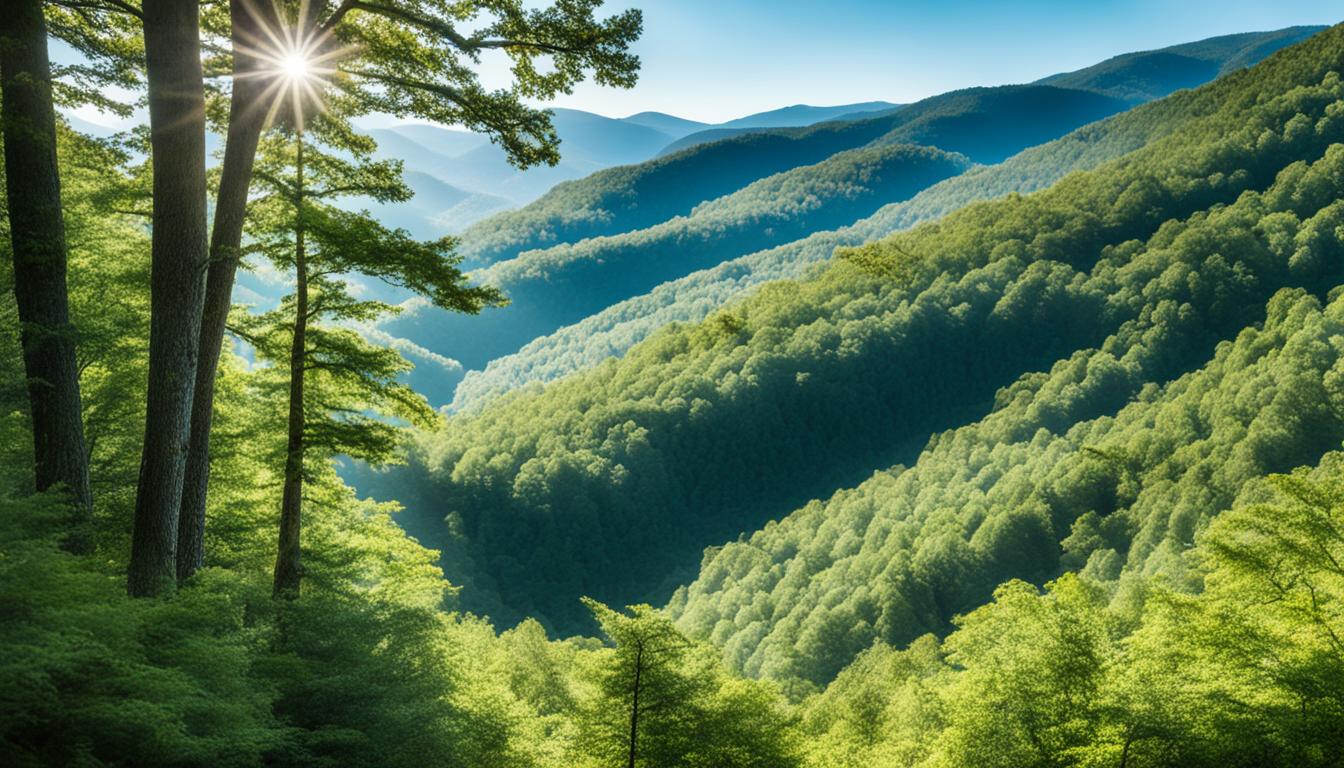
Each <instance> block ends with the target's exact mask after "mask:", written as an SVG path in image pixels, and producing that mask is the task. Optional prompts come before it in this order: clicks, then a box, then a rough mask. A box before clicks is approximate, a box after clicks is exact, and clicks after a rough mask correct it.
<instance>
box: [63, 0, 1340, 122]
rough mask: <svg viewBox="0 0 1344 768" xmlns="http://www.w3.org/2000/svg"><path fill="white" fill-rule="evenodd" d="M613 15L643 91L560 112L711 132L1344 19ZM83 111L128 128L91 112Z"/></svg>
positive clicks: (1054, 6)
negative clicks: (639, 34)
mask: <svg viewBox="0 0 1344 768" xmlns="http://www.w3.org/2000/svg"><path fill="white" fill-rule="evenodd" d="M543 2H544V0H529V4H531V5H539V4H542V3H543ZM605 7H606V8H608V9H610V11H608V12H614V11H615V10H620V9H625V8H630V7H637V8H641V9H643V11H644V36H643V38H642V39H641V40H640V41H639V42H638V43H637V44H636V47H635V49H636V51H637V52H638V53H639V55H640V56H641V58H642V60H643V69H642V73H641V76H640V82H639V85H637V86H636V87H635V88H634V89H632V90H628V91H627V90H616V89H610V88H599V87H597V86H594V85H592V84H584V85H583V86H580V87H579V88H578V89H577V90H576V91H575V93H574V94H572V95H570V96H564V97H561V98H560V99H558V100H557V101H555V102H553V104H554V105H555V106H561V107H572V108H574V109H583V110H588V111H590V112H597V113H599V114H603V115H607V116H610V117H625V116H627V115H631V114H634V113H636V112H643V111H646V110H656V111H660V112H669V113H672V114H675V115H679V116H681V117H687V118H691V119H695V120H702V121H705V122H722V121H724V120H729V119H732V118H734V117H740V116H742V115H747V114H751V113H753V112H761V111H765V110H769V109H776V108H779V107H784V106H789V105H791V104H815V105H833V104H849V103H854V102H860V101H878V100H884V101H891V102H898V103H907V102H912V101H916V100H918V99H921V98H924V97H926V96H933V95H935V94H938V93H943V92H945V91H950V90H955V89H957V88H965V87H969V86H975V85H1001V84H1005V83H1023V82H1030V81H1032V80H1036V79H1039V78H1041V77H1045V76H1046V75H1051V74H1054V73H1056V72H1063V71H1068V70H1071V69H1078V68H1080V67H1085V66H1088V65H1089V64H1094V63H1096V62H1098V61H1101V60H1103V59H1106V58H1109V57H1111V56H1114V55H1117V54H1121V53H1128V52H1130V51H1140V50H1148V49H1152V48H1161V47H1164V46H1168V45H1174V44H1176V43H1185V42H1191V41H1194V40H1199V39H1202V38H1206V37H1212V36H1214V35H1223V34H1231V33H1235V32H1251V31H1260V30H1269V29H1280V28H1282V27H1288V26H1295V25H1299V24H1334V23H1337V22H1340V21H1344V3H1341V2H1340V0H1127V1H1125V2H1122V1H1121V0H609V1H608V2H607V4H606V6H605ZM56 53H57V56H58V57H59V56H60V55H61V53H62V51H60V50H58V51H57V52H56ZM484 70H485V71H484V73H483V74H484V76H483V80H484V81H485V83H486V84H487V85H503V84H505V81H501V80H500V78H501V77H502V76H503V75H504V74H506V70H505V62H504V61H503V60H502V54H497V56H496V57H495V58H488V59H487V60H486V61H485V62H484ZM77 114H79V115H80V116H82V117H85V118H86V119H90V120H93V121H94V122H99V123H103V124H107V125H119V126H121V127H124V123H126V122H132V121H119V120H117V119H116V118H114V117H112V116H109V115H99V114H97V113H95V112H94V111H93V110H92V109H90V108H85V109H82V110H79V111H78V112H77ZM362 122H365V123H369V124H381V123H384V122H386V123H391V122H396V121H394V120H392V119H390V118H378V117H372V118H367V119H365V120H363V121H362Z"/></svg>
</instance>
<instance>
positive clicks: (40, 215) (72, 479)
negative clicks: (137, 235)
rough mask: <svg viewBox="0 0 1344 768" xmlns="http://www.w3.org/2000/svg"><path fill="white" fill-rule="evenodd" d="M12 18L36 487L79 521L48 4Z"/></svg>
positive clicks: (2, 45)
mask: <svg viewBox="0 0 1344 768" xmlns="http://www.w3.org/2000/svg"><path fill="white" fill-rule="evenodd" d="M5 16H6V19H5V21H4V23H3V27H2V28H0V99H3V112H0V122H3V124H4V127H3V131H4V140H5V187H6V193H7V195H8V198H9V234H10V239H11V241H12V244H13V251H14V294H15V298H16V299H17V303H18V310H19V321H20V323H21V324H22V329H23V330H22V332H21V337H22V338H21V342H22V346H23V365H24V371H25V373H26V375H27V378H28V400H29V404H30V408H31V410H32V424H33V456H34V459H35V467H36V471H35V478H34V480H35V483H36V487H37V490H39V491H44V490H46V489H48V488H50V487H52V486H54V485H57V484H63V485H64V486H65V488H66V490H67V492H69V493H70V495H71V497H72V500H73V501H74V502H75V506H76V509H77V510H78V512H77V516H78V517H80V518H84V517H87V514H88V510H89V506H90V501H91V499H90V493H89V463H88V456H87V455H86V454H85V452H84V422H83V415H82V412H81V407H80V397H79V366H78V364H77V363H76V361H75V336H74V329H73V328H72V327H71V325H70V309H69V297H68V296H67V294H66V285H65V275H66V251H65V221H64V219H63V218H62V212H61V181H60V173H59V169H58V167H57V164H56V114H55V112H54V111H53V109H52V102H51V64H50V62H49V60H48V58H47V29H46V22H45V20H44V19H43V18H42V2H41V0H13V2H8V3H6V4H5ZM69 544H70V546H71V548H72V549H75V550H84V549H86V548H87V544H88V539H87V535H86V532H82V531H78V530H77V531H76V534H75V536H74V537H72V539H71V540H70V542H69Z"/></svg>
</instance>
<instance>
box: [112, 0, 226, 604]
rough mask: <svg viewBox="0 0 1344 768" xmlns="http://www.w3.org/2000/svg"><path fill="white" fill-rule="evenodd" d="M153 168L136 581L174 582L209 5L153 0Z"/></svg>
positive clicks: (200, 238) (196, 326) (197, 303)
mask: <svg viewBox="0 0 1344 768" xmlns="http://www.w3.org/2000/svg"><path fill="white" fill-rule="evenodd" d="M143 11H144V28H145V69H146V73H147V75H148V80H149V123H150V147H151V153H152V155H151V157H152V160H153V169H154V216H153V245H152V274H151V278H150V330H149V391H148V394H147V398H146V418H145V447H144V453H143V454H142V456H141V460H140V484H139V488H138V489H137V492H136V498H135V527H134V530H133V531H132V535H131V566H130V575H129V579H128V588H129V591H130V593H131V594H132V595H134V596H149V595H157V594H159V593H161V592H164V591H170V590H172V589H173V587H174V585H175V583H176V576H177V522H178V515H179V514H180V512H181V508H182V481H183V478H184V476H185V473H186V463H187V462H186V459H187V443H188V440H189V434H188V428H189V425H190V417H191V401H192V392H193V389H194V387H195V382H196V355H197V347H196V345H197V342H198V340H199V338H200V327H201V301H202V298H203V296H204V293H205V279H204V278H205V268H206V265H207V261H208V252H209V249H208V246H207V242H206V204H205V93H204V88H203V84H202V77H201V47H200V4H199V3H196V2H188V0H144V6H143Z"/></svg>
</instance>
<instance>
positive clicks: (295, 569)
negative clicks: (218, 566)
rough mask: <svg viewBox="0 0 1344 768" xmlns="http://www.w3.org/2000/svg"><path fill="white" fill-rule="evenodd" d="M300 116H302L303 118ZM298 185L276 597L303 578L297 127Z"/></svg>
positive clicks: (303, 258) (302, 271) (303, 315)
mask: <svg viewBox="0 0 1344 768" xmlns="http://www.w3.org/2000/svg"><path fill="white" fill-rule="evenodd" d="M300 119H302V118H300ZM295 166H296V170H297V172H296V174H295V177H296V178H297V180H298V181H297V184H296V185H295V189H296V190H297V194H296V201H295V213H294V217H295V226H294V273H295V291H294V340H293V342H292V343H291V345H290V350H289V438H288V445H287V450H286V453H285V491H284V498H283V499H282V501H281V502H280V548H279V552H278V553H277V555H276V558H275V587H274V595H275V597H283V598H285V599H288V600H293V599H295V598H297V597H298V596H299V584H300V582H301V581H302V579H303V565H302V563H301V562H300V559H299V556H300V548H299V537H300V533H301V531H302V522H303V520H302V513H303V454H304V429H305V419H304V412H303V383H304V382H303V379H304V366H306V365H307V363H308V360H307V357H308V355H307V344H308V339H307V332H308V262H307V253H305V252H304V242H303V128H299V130H298V161H297V162H296V163H295Z"/></svg>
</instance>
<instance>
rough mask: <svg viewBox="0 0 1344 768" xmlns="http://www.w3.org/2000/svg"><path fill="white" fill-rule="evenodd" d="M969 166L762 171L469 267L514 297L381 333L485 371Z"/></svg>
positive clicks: (857, 158) (872, 159) (440, 380)
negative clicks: (547, 337)
mask: <svg viewBox="0 0 1344 768" xmlns="http://www.w3.org/2000/svg"><path fill="white" fill-rule="evenodd" d="M968 167H970V162H969V161H968V160H967V159H966V158H965V157H963V156H961V155H955V154H948V153H946V152H942V151H939V150H937V149H932V148H928V147H922V146H913V145H905V144H896V145H887V146H881V147H874V148H871V149H861V150H851V151H848V152H841V153H839V154H836V155H834V156H832V157H830V158H827V159H826V160H824V161H822V162H821V163H818V164H816V165H812V166H806V167H803V168H795V169H793V170H791V171H787V172H784V173H780V174H776V175H774V176H769V177H766V178H764V179H761V180H760V181H757V182H754V183H752V184H750V185H748V186H746V187H744V188H743V189H741V190H738V191H737V192H734V193H733V194H731V195H727V196H725V197H722V198H719V199H717V200H711V201H709V202H706V203H703V204H701V205H699V206H696V208H695V210H693V211H692V212H691V213H690V215H688V216H678V217H675V218H672V219H670V220H668V221H666V222H664V223H662V224H659V225H657V226H654V227H650V228H648V229H645V230H641V231H639V232H633V233H629V234H625V235H617V236H614V237H604V238H594V239H591V240H585V241H583V242H582V243H579V244H578V245H575V246H572V247H567V246H566V247H560V248H556V249H551V250H549V251H545V252H538V253H537V254H535V258H529V259H527V260H511V261H507V262H501V263H499V264H496V265H494V266H493V267H491V268H489V269H487V270H484V271H482V272H480V273H478V274H477V279H478V280H480V281H481V282H482V283H485V284H489V285H500V286H507V287H508V292H509V297H510V299H511V302H512V303H511V305H510V306H508V307H504V308H501V309H494V310H491V311H489V312H487V313H485V314H483V315H481V316H479V317H475V316H471V317H468V316H453V315H452V314H449V313H444V312H441V311H435V310H432V309H430V308H428V307H419V308H417V310H416V311H414V312H411V313H407V314H405V315H403V316H402V317H400V318H397V319H396V320H393V321H391V322H390V323H388V324H387V326H386V328H387V330H388V331H389V332H391V333H393V334H395V335H397V336H401V337H405V338H408V339H410V340H412V341H413V342H416V343H424V344H426V345H432V347H433V348H434V349H435V351H437V352H439V353H440V354H445V355H447V356H449V357H451V358H453V359H455V360H458V361H460V362H461V363H462V364H463V365H465V366H467V367H468V368H483V367H484V366H485V365H486V363H488V362H490V361H491V360H492V359H494V358H495V357H498V356H500V355H503V354H507V353H509V352H512V351H514V350H516V349H518V348H519V347H521V346H522V345H523V344H526V343H527V342H528V341H529V340H530V339H533V338H535V337H536V336H539V335H541V334H544V333H548V332H550V331H552V330H554V329H555V328H556V327H558V326H560V325H564V324H566V323H570V322H574V321H575V320H578V319H580V318H582V317H584V316H586V315H589V314H592V313H593V312H596V311H598V310H600V309H602V308H603V307H606V306H609V305H610V304H612V303H614V302H617V301H620V300H622V299H625V298H627V297H629V296H631V295H634V294H638V293H641V292H643V291H645V290H648V288H650V287H651V286H654V285H657V284H658V283H661V282H664V281H666V280H670V279H674V278H677V277H681V276H682V275H684V274H686V272H687V271H689V270H694V269H699V268H701V267H706V266H709V265H712V264H717V263H719V262H721V261H723V260H725V259H728V258H732V257H733V256H736V255H737V254H740V253H750V252H753V251H756V250H759V249H760V248H762V247H765V246H770V245H774V244H777V243H786V242H789V241H791V240H795V239H798V238H800V237H805V236H806V235H808V234H809V233H811V232H813V231H816V230H819V229H820V230H825V229H830V228H833V227H836V226H839V225H841V224H843V223H846V222H850V221H853V220H854V218H855V217H856V214H857V215H859V216H862V215H866V214H868V213H871V212H872V211H873V210H875V209H877V208H878V207H880V206H881V205H883V204H884V203H886V202H888V201H892V200H904V199H908V198H910V197H911V196H913V195H915V194H916V193H918V192H919V191H920V190H922V189H925V188H927V187H928V186H930V185H931V184H935V183H937V182H939V181H942V180H943V179H947V178H950V177H952V176H956V175H957V174H960V173H961V172H963V171H965V170H966V169H967V168H968ZM433 373H434V377H433V378H416V379H413V381H414V382H415V384H416V386H417V388H419V389H420V390H421V391H423V392H425V393H426V394H428V395H430V397H431V398H433V399H436V400H441V401H442V402H448V401H450V400H451V399H452V394H453V387H455V386H456V384H457V379H454V378H449V377H445V376H443V375H442V374H441V372H438V371H435V372H433Z"/></svg>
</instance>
